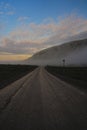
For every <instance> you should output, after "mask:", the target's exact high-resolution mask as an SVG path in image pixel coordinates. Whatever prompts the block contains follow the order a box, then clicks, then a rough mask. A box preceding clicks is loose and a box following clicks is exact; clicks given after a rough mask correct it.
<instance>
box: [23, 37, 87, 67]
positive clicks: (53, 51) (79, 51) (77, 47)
mask: <svg viewBox="0 0 87 130" xmlns="http://www.w3.org/2000/svg"><path fill="white" fill-rule="evenodd" d="M63 60H65V65H66V66H67V65H68V66H87V39H84V40H78V41H72V42H68V43H64V44H62V45H58V46H54V47H51V48H47V49H44V50H42V51H40V52H38V53H36V54H34V55H33V56H32V57H31V58H29V59H27V60H25V61H23V62H21V63H22V64H35V65H59V66H63Z"/></svg>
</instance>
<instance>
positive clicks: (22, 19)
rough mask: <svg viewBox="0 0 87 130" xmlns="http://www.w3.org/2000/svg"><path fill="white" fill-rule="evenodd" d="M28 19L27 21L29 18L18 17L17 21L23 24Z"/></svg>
mask: <svg viewBox="0 0 87 130" xmlns="http://www.w3.org/2000/svg"><path fill="white" fill-rule="evenodd" d="M28 19H29V17H27V16H24V17H19V18H18V21H20V22H23V21H25V20H28Z"/></svg>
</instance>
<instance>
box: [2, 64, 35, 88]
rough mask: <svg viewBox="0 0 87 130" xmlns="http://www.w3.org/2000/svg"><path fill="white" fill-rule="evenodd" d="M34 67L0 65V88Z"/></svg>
mask: <svg viewBox="0 0 87 130" xmlns="http://www.w3.org/2000/svg"><path fill="white" fill-rule="evenodd" d="M36 67H37V66H29V65H0V89H2V88H4V87H5V86H7V85H8V84H10V83H12V82H14V81H16V80H18V79H19V78H21V77H23V76H24V75H26V74H28V73H29V72H31V71H33V70H34V69H35V68H36Z"/></svg>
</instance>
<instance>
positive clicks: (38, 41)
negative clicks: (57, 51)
mask: <svg viewBox="0 0 87 130" xmlns="http://www.w3.org/2000/svg"><path fill="white" fill-rule="evenodd" d="M81 33H82V34H84V35H85V36H87V0H0V61H13V60H24V59H26V58H28V57H31V56H32V55H33V54H35V53H36V52H38V51H40V50H42V49H44V48H48V47H51V46H55V45H59V44H62V43H64V42H65V41H69V40H70V39H72V37H73V39H74V38H75V36H78V37H79V36H80V34H81Z"/></svg>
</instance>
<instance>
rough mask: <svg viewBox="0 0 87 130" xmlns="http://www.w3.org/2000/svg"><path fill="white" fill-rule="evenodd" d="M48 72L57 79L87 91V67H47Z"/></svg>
mask: <svg viewBox="0 0 87 130" xmlns="http://www.w3.org/2000/svg"><path fill="white" fill-rule="evenodd" d="M45 68H46V70H47V71H48V72H50V73H51V74H53V75H55V76H56V77H58V78H60V79H62V80H64V81H66V82H68V83H71V84H73V85H75V86H77V87H78V88H80V89H84V90H87V67H54V66H46V67H45Z"/></svg>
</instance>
